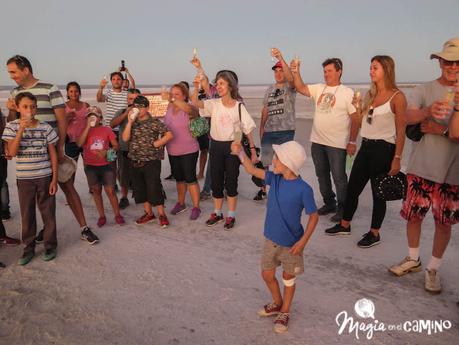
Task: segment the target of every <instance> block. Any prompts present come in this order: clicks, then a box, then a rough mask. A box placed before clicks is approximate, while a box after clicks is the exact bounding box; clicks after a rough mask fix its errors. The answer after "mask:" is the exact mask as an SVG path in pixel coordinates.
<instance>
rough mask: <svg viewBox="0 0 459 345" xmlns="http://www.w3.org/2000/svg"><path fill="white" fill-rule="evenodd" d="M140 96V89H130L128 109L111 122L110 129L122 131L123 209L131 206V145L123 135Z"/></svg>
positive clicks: (120, 160) (120, 169)
mask: <svg viewBox="0 0 459 345" xmlns="http://www.w3.org/2000/svg"><path fill="white" fill-rule="evenodd" d="M138 95H140V90H138V89H128V97H127V100H128V106H127V108H124V109H120V110H118V111H117V112H116V113H115V117H114V118H113V119H112V120H111V121H110V127H112V128H117V127H118V126H119V129H120V136H119V143H120V148H119V151H118V168H119V170H118V172H119V180H120V185H121V199H120V203H119V207H120V208H121V209H125V208H126V207H128V206H129V200H128V198H127V196H128V192H129V160H128V158H127V156H128V153H129V144H128V143H126V142H125V141H124V140H123V139H122V138H121V134H122V133H123V131H124V128H125V127H126V124H127V122H128V120H127V116H128V114H129V112H130V111H131V109H132V108H133V107H134V100H135V99H136V98H137V96H138Z"/></svg>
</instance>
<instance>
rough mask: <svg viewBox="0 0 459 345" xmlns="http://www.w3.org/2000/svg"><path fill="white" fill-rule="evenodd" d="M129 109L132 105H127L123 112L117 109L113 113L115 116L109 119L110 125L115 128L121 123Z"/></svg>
mask: <svg viewBox="0 0 459 345" xmlns="http://www.w3.org/2000/svg"><path fill="white" fill-rule="evenodd" d="M131 109H132V106H131V107H128V108H127V109H126V110H125V111H123V112H122V111H121V110H119V111H118V112H117V113H115V117H114V118H113V119H112V120H111V121H110V127H112V128H115V127H118V126H119V125H121V124H122V123H123V121H124V120H125V119H126V117H127V116H128V114H129V112H130V111H131Z"/></svg>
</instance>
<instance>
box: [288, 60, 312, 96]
mask: <svg viewBox="0 0 459 345" xmlns="http://www.w3.org/2000/svg"><path fill="white" fill-rule="evenodd" d="M290 71H291V73H292V75H293V85H294V86H295V89H296V91H297V92H299V93H301V94H302V95H304V96H306V97H311V93H310V92H309V88H308V86H307V85H306V84H305V83H304V82H303V79H302V78H301V74H300V62H299V61H295V60H292V61H291V62H290Z"/></svg>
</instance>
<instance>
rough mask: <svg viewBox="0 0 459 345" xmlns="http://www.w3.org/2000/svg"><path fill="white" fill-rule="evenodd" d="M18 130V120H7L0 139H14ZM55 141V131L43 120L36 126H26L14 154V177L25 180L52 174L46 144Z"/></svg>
mask: <svg viewBox="0 0 459 345" xmlns="http://www.w3.org/2000/svg"><path fill="white" fill-rule="evenodd" d="M18 131H19V120H14V121H11V122H8V123H7V125H6V126H5V130H4V131H3V135H2V140H5V141H12V140H14V138H16V135H17V132H18ZM57 141H58V136H57V134H56V132H55V131H54V130H53V128H52V127H51V126H50V125H49V124H47V123H45V122H38V124H37V126H36V127H33V128H29V127H28V128H26V129H25V130H24V132H23V134H22V138H21V142H20V144H19V150H18V154H17V156H16V178H17V179H18V180H22V179H24V180H27V179H35V178H42V177H47V176H50V175H52V173H53V172H52V169H51V159H50V158H49V153H48V144H55V143H57Z"/></svg>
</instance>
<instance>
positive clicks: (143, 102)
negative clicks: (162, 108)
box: [133, 95, 150, 108]
mask: <svg viewBox="0 0 459 345" xmlns="http://www.w3.org/2000/svg"><path fill="white" fill-rule="evenodd" d="M133 104H134V105H138V106H140V107H143V108H148V107H149V106H150V101H149V100H148V98H147V97H145V96H142V95H139V96H137V97H136V98H135V100H134V103H133Z"/></svg>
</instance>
